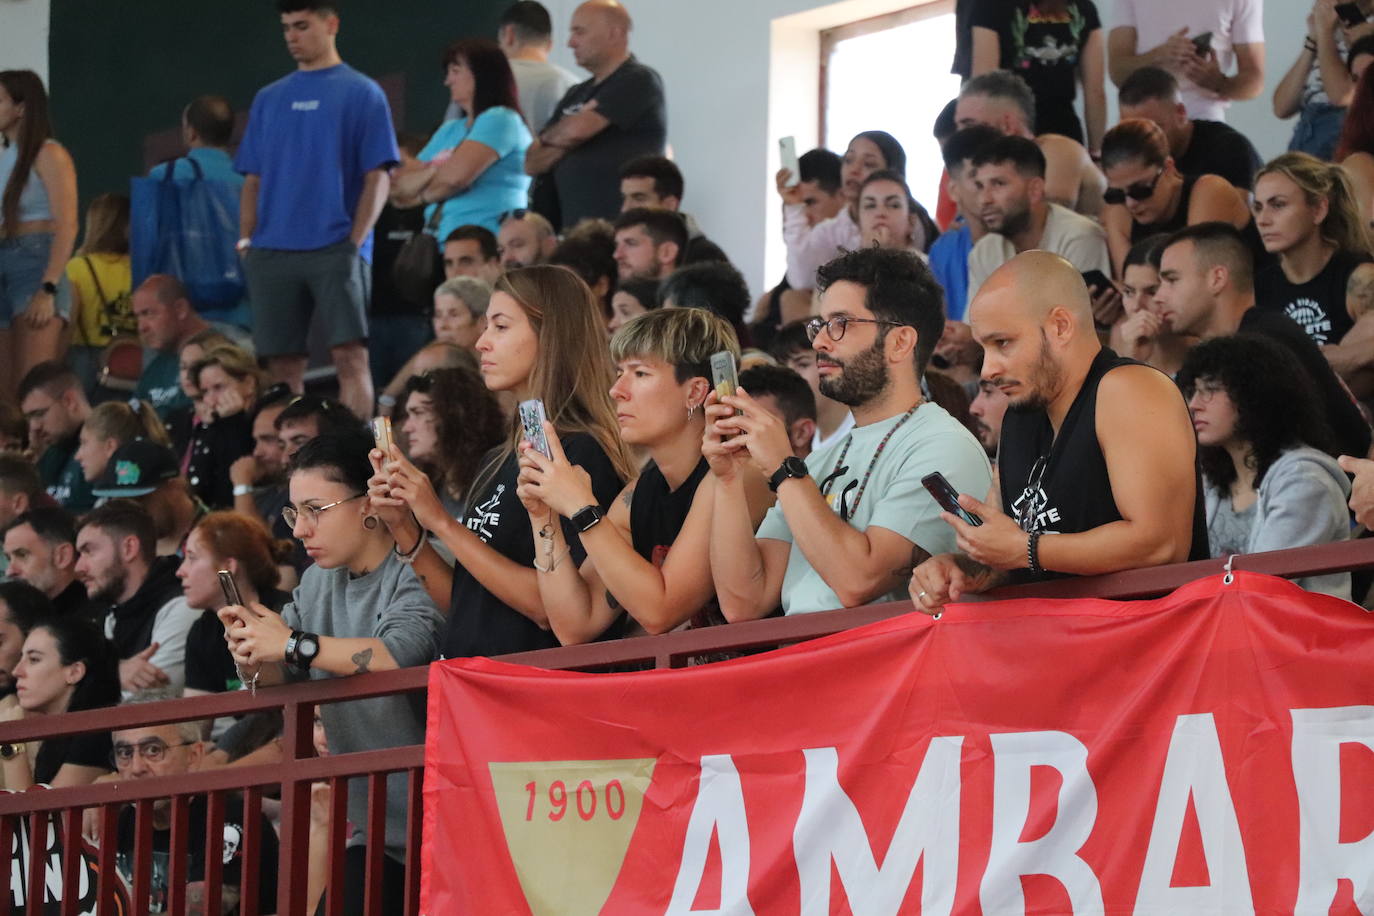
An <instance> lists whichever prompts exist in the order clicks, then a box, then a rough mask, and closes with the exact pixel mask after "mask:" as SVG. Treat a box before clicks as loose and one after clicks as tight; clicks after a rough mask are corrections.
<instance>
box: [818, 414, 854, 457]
mask: <svg viewBox="0 0 1374 916" xmlns="http://www.w3.org/2000/svg"><path fill="white" fill-rule="evenodd" d="M853 428H854V415H853V414H852V413H850V412H849V411H847V410H846V411H845V413H844V419H843V420H841V421H840V425H839V426H837V427H835V431H834V432H833V433H831V434H830V435H828V436H826V437H825V438H824V439H822V438H821V428H820V427H819V426H817V427H816V429H815V431H814V432H812V433H811V451H812V452H819V451H820V450H821V449H823V448H828V447H829V446H832V445H834V444H835V443H836V442H839V441H840V440H841V439H843V438H844V437H845V436H847V435H849V431H850V430H851V429H853Z"/></svg>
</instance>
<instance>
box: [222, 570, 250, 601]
mask: <svg viewBox="0 0 1374 916" xmlns="http://www.w3.org/2000/svg"><path fill="white" fill-rule="evenodd" d="M217 575H218V576H219V587H220V589H221V590H222V591H223V592H224V603H225V604H235V605H238V606H239V607H243V606H244V605H243V598H242V597H240V596H239V587H238V586H237V585H235V584H234V574H233V573H231V572H230V571H229V570H227V569H221V570H220V571H219V572H218V573H217Z"/></svg>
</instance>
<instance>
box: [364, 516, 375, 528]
mask: <svg viewBox="0 0 1374 916" xmlns="http://www.w3.org/2000/svg"><path fill="white" fill-rule="evenodd" d="M363 527H364V528H366V529H367V530H368V531H373V530H375V529H376V527H377V516H375V515H369V516H367V517H366V518H364V519H363Z"/></svg>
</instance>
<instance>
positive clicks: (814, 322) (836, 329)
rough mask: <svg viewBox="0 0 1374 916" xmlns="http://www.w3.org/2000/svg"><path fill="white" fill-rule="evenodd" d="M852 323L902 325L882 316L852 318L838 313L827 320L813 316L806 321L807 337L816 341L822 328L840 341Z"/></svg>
mask: <svg viewBox="0 0 1374 916" xmlns="http://www.w3.org/2000/svg"><path fill="white" fill-rule="evenodd" d="M851 324H887V325H892V326H893V327H901V326H902V323H901V322H900V321H885V320H884V319H882V318H851V317H849V316H848V315H836V316H835V317H834V318H831V319H830V320H829V321H827V320H826V319H824V318H812V319H811V320H810V321H808V322H807V323H806V337H807V339H808V340H810V341H812V342H815V340H816V338H817V337H819V336H820V333H821V330H822V329H824V330H825V333H826V334H828V335H829V336H830V339H831V340H833V341H836V342H839V341H840V340H841V339H843V337H844V332H845V329H846V328H848V327H849V326H850V325H851Z"/></svg>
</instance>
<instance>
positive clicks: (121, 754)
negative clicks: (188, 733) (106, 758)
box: [110, 738, 200, 769]
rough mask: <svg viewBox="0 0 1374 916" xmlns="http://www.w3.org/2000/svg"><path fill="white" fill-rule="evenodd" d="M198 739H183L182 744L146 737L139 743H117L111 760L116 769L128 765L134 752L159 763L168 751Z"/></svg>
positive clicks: (111, 753)
mask: <svg viewBox="0 0 1374 916" xmlns="http://www.w3.org/2000/svg"><path fill="white" fill-rule="evenodd" d="M199 743H200V742H198V741H183V742H181V743H180V744H168V743H167V742H166V741H163V740H162V739H161V738H146V739H144V740H143V741H140V742H138V744H116V745H115V747H114V750H113V751H111V752H110V762H111V763H113V764H114V765H115V767H116V769H118V768H121V767H126V766H128V765H129V764H130V763H133V760H134V752H135V751H137V752H138V756H140V757H142V758H143V759H144V760H146V761H148V762H149V763H157V762H159V761H160V760H162V758H163V757H166V756H167V751H168V750H170V749H171V748H174V747H187V746H189V745H192V744H199Z"/></svg>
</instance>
